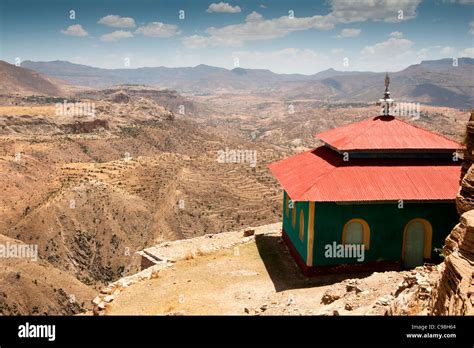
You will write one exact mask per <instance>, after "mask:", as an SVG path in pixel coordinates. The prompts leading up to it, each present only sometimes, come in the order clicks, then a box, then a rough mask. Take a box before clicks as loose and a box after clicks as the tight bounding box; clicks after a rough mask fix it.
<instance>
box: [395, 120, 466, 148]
mask: <svg viewBox="0 0 474 348" xmlns="http://www.w3.org/2000/svg"><path fill="white" fill-rule="evenodd" d="M394 119H395V120H397V121H400V122H403V123H405V124H407V125H409V126H412V127H415V128H416V129H419V130H422V131H425V132H427V133H431V134H434V135H438V136H440V137H442V138H444V139H446V140H449V141H452V142H453V143H456V144H458V145H461V146H462V144H461V143H459V142H457V141H456V140H453V139H451V138H449V137H447V136H446V135H444V134H441V133H438V132H437V131H433V130H431V129H426V128H423V127H420V126H417V125H414V124H412V123H410V122H408V121H405V120H403V119H401V118H397V117H395V116H394Z"/></svg>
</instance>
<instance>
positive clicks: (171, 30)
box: [135, 22, 180, 37]
mask: <svg viewBox="0 0 474 348" xmlns="http://www.w3.org/2000/svg"><path fill="white" fill-rule="evenodd" d="M179 33H180V31H179V30H178V26H177V25H174V24H165V23H161V22H151V23H148V24H147V25H145V26H141V27H139V28H138V29H137V30H135V34H142V35H145V36H151V37H172V36H175V35H179Z"/></svg>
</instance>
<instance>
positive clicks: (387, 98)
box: [378, 73, 393, 116]
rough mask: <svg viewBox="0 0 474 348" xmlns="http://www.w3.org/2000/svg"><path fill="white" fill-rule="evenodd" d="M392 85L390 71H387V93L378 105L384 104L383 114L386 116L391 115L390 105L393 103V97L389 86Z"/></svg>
mask: <svg viewBox="0 0 474 348" xmlns="http://www.w3.org/2000/svg"><path fill="white" fill-rule="evenodd" d="M389 85H390V77H389V76H388V73H385V93H384V96H383V99H380V100H379V102H378V105H382V110H381V114H382V115H384V116H389V115H390V106H391V104H392V103H393V99H392V98H390V92H389V90H388V86H389Z"/></svg>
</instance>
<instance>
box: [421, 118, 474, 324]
mask: <svg viewBox="0 0 474 348" xmlns="http://www.w3.org/2000/svg"><path fill="white" fill-rule="evenodd" d="M473 150H474V109H473V110H472V112H471V118H470V120H469V122H468V125H467V132H466V150H465V153H464V162H463V166H462V174H461V175H462V176H461V177H462V181H461V188H460V190H459V194H458V196H457V199H456V205H457V209H458V212H459V213H460V214H462V216H461V221H460V223H459V224H458V225H456V227H454V229H453V230H452V231H451V233H450V234H449V236H448V237H447V238H446V242H445V246H444V248H443V254H444V256H445V261H444V264H443V266H444V270H443V272H442V275H441V278H440V280H439V282H438V284H437V286H436V288H435V291H434V293H433V296H432V301H431V303H430V307H431V313H430V314H432V315H473V314H474V309H473V306H474V296H473V293H474V278H473V275H474V166H473V160H474V156H473Z"/></svg>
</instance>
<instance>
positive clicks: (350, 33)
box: [338, 28, 361, 38]
mask: <svg viewBox="0 0 474 348" xmlns="http://www.w3.org/2000/svg"><path fill="white" fill-rule="evenodd" d="M360 32H361V30H360V29H355V28H346V29H342V30H341V33H340V34H339V35H338V37H340V38H341V37H357V36H359V34H360Z"/></svg>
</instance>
